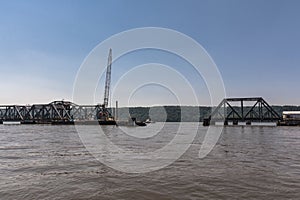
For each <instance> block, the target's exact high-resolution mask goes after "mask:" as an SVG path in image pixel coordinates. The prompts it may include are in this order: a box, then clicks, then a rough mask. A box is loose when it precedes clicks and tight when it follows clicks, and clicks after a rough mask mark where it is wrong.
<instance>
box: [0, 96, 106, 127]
mask: <svg viewBox="0 0 300 200" xmlns="http://www.w3.org/2000/svg"><path fill="white" fill-rule="evenodd" d="M107 117H111V114H110V112H109V111H108V109H106V108H105V107H103V106H102V105H76V104H74V103H72V102H68V101H53V102H51V103H49V104H34V105H32V106H29V105H26V106H22V105H1V106H0V121H2V122H3V121H21V122H22V123H52V122H73V121H74V120H105V119H104V118H107Z"/></svg>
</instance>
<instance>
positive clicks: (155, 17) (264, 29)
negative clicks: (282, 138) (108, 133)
mask: <svg viewBox="0 0 300 200" xmlns="http://www.w3.org/2000/svg"><path fill="white" fill-rule="evenodd" d="M299 9H300V2H299V1H297V0H280V1H279V0H223V1H220V0H208V1H203V0H178V1H173V0H163V1H162V0H151V1H146V0H126V1H123V0H119V1H118V0H98V1H93V0H89V1H85V0H81V1H80V0H51V1H50V0H48V1H46V0H42V1H41V0H27V1H23V0H0V74H1V79H0V93H1V96H0V104H33V103H48V102H51V101H53V100H62V99H64V100H72V93H73V86H74V81H75V80H76V76H77V74H78V71H79V69H80V66H81V65H82V63H83V62H84V60H85V58H86V57H87V56H88V55H89V53H90V52H91V51H92V50H93V49H94V48H95V47H96V46H97V45H98V44H99V43H101V42H103V41H104V40H106V39H108V38H109V37H111V36H113V35H115V34H118V33H120V32H123V31H126V30H129V29H133V28H142V27H163V28H168V29H172V30H176V31H179V32H181V33H183V34H185V35H187V36H189V37H191V38H193V39H194V40H195V41H197V42H198V43H199V44H200V45H202V46H203V48H204V49H205V50H206V51H207V53H208V54H209V55H210V57H211V58H212V59H213V61H214V62H215V63H216V65H217V67H218V69H219V71H220V74H221V76H222V79H223V82H224V86H225V90H226V96H227V97H249V96H255V97H256V96H262V97H264V99H265V100H267V101H268V102H269V103H270V104H273V105H275V104H276V105H300V93H299V92H298V86H299V85H300V79H299V75H300V56H299V55H300V38H299V37H300V20H299V19H300V12H299ZM114 51H115V50H113V52H114ZM107 52H108V50H107ZM147 63H162V64H164V65H168V66H170V67H171V68H173V69H174V70H176V71H177V72H179V73H180V74H181V75H183V76H184V77H185V79H187V80H188V82H189V83H190V84H191V85H192V87H193V89H194V91H195V93H196V96H197V98H198V100H199V104H201V105H209V104H210V98H209V93H208V90H207V85H206V84H205V81H204V79H203V77H201V76H200V75H197V74H196V73H195V70H194V69H193V67H192V66H191V65H190V64H189V63H188V62H186V61H185V60H183V59H182V58H178V56H176V55H173V54H171V53H168V52H163V51H158V50H151V49H146V50H142V51H136V52H131V53H129V54H127V55H124V56H122V57H120V58H119V59H117V60H115V61H114V63H113V66H112V93H113V94H112V98H111V101H115V100H118V101H119V104H120V105H121V106H152V105H173V104H178V101H177V100H176V95H179V96H183V99H181V101H180V103H181V104H183V105H192V104H193V102H192V101H190V98H191V97H190V96H189V95H187V94H185V90H184V88H183V89H181V90H180V85H179V84H178V85H176V84H175V85H174V87H176V88H179V90H178V91H176V92H178V93H180V94H173V93H174V91H171V90H170V89H168V87H162V86H159V85H155V84H153V85H146V86H144V87H140V88H138V89H137V90H136V91H128V92H127V91H126V86H127V85H126V84H130V83H129V82H128V81H127V82H124V83H122V84H119V85H118V81H120V80H122V77H124V74H126V73H127V72H128V71H130V70H131V69H134V67H136V66H139V65H143V64H147ZM159 74H160V73H159V71H157V75H159ZM160 75H161V79H168V78H170V79H171V77H168V76H162V74H160ZM153 76H156V75H155V73H154V75H153ZM139 77H141V78H143V77H145V78H148V77H149V74H139ZM158 77H159V76H158ZM125 79H126V77H125ZM121 86H122V87H121ZM118 87H119V88H121V89H119V90H118V89H116V88H118ZM122 88H123V89H122ZM117 91H119V93H117ZM172 92H173V93H172ZM103 93H104V77H102V78H100V81H99V84H98V86H97V89H96V92H95V102H102V99H103ZM125 93H127V94H125ZM128 94H130V95H131V96H130V99H128ZM122 95H123V96H122ZM126 95H127V96H126Z"/></svg>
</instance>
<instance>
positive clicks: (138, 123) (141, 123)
mask: <svg viewBox="0 0 300 200" xmlns="http://www.w3.org/2000/svg"><path fill="white" fill-rule="evenodd" d="M131 119H132V121H134V123H135V125H137V126H147V124H146V123H145V122H142V121H136V118H135V117H132V118H131Z"/></svg>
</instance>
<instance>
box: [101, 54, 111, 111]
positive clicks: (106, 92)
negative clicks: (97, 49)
mask: <svg viewBox="0 0 300 200" xmlns="http://www.w3.org/2000/svg"><path fill="white" fill-rule="evenodd" d="M111 64H112V50H111V49H109V54H108V61H107V68H106V79H105V89H104V103H103V107H104V108H107V107H108V99H109V90H110V79H111Z"/></svg>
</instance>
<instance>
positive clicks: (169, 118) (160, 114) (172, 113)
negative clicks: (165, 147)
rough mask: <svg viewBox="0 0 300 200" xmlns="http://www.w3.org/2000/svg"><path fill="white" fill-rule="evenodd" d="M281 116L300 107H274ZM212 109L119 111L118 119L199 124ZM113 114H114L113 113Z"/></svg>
mask: <svg viewBox="0 0 300 200" xmlns="http://www.w3.org/2000/svg"><path fill="white" fill-rule="evenodd" d="M272 108H273V109H274V110H275V111H276V112H277V113H278V114H279V115H280V116H281V115H282V112H283V111H300V106H288V105H285V106H272ZM211 111H212V108H211V107H208V106H199V107H198V106H155V107H129V108H119V109H118V119H119V120H124V121H126V120H128V119H129V118H132V117H135V118H136V119H137V120H139V121H145V120H147V119H151V120H152V121H156V122H165V121H166V122H181V121H183V122H199V121H203V119H204V118H207V117H209V115H210V114H211ZM112 113H114V112H113V111H112Z"/></svg>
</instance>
